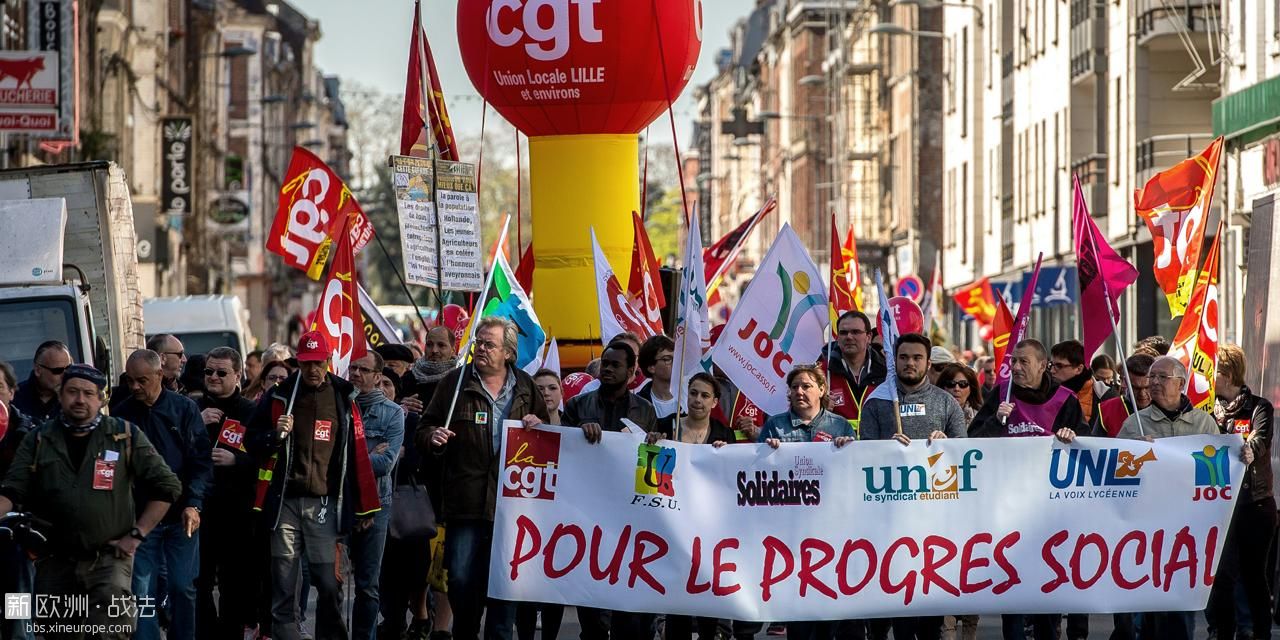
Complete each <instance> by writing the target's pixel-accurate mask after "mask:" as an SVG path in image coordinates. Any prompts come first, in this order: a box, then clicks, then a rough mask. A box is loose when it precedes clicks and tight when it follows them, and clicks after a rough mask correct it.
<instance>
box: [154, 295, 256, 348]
mask: <svg viewBox="0 0 1280 640" xmlns="http://www.w3.org/2000/svg"><path fill="white" fill-rule="evenodd" d="M142 314H143V317H145V318H146V320H147V337H148V338H150V337H151V336H154V335H158V334H161V333H169V334H172V335H174V336H177V338H178V339H179V340H181V341H182V348H183V350H184V351H185V352H186V354H187V357H191V356H193V355H196V354H198V353H208V352H209V351H210V350H211V349H213V348H214V347H231V348H232V349H235V350H236V351H238V352H240V356H241V357H243V356H244V355H246V354H247V353H249V352H250V351H252V350H253V336H252V335H250V333H249V322H248V318H247V317H246V316H247V313H246V311H245V308H244V305H242V304H241V303H240V298H238V297H236V296H220V295H205V296H177V297H173V298H148V299H146V300H143V301H142Z"/></svg>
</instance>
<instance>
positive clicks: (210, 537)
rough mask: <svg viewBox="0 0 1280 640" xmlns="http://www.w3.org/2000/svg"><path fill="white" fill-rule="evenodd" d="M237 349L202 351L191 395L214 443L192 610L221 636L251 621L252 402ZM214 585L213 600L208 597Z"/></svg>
mask: <svg viewBox="0 0 1280 640" xmlns="http://www.w3.org/2000/svg"><path fill="white" fill-rule="evenodd" d="M242 369H243V365H242V364H241V361H240V353H239V352H237V351H236V350H235V349H232V348H231V347H218V348H216V349H214V350H212V351H210V352H209V353H208V354H206V355H205V361H204V372H203V373H204V390H205V392H204V395H202V396H200V397H199V399H197V400H196V406H197V407H199V408H200V417H201V418H202V419H203V421H204V426H205V428H206V429H207V430H208V433H209V440H210V441H211V442H213V451H212V453H211V454H210V458H211V459H212V460H213V486H212V487H211V488H210V489H209V494H208V495H207V496H206V497H205V500H204V511H203V512H202V514H201V516H202V518H203V524H202V527H201V528H202V529H203V531H202V532H201V535H200V577H199V579H198V580H197V581H196V591H197V611H198V616H199V620H200V623H201V625H202V626H206V627H207V628H209V629H211V630H213V631H214V632H215V634H214V635H217V636H220V637H231V636H239V635H242V634H243V632H244V629H245V627H252V626H254V625H255V624H256V620H254V610H255V608H256V602H255V601H254V598H253V595H254V594H255V593H256V589H257V587H256V584H257V581H256V580H255V578H256V576H257V575H258V572H257V571H255V567H254V566H253V564H252V563H251V562H249V559H250V558H251V557H252V555H251V554H249V553H246V550H245V543H246V541H248V540H250V539H251V538H250V536H248V535H246V534H247V532H246V530H245V523H247V522H251V521H252V520H253V483H254V481H255V480H256V478H257V477H258V469H257V466H256V465H254V461H253V457H252V456H250V455H249V453H248V451H247V450H246V449H245V443H244V438H245V431H246V428H247V426H248V424H249V419H250V418H251V417H253V410H254V406H255V405H254V403H253V401H252V400H250V399H248V398H246V397H244V396H243V395H241V394H240V379H241V377H240V374H241V372H242ZM215 585H217V587H218V601H217V603H216V604H215V603H214V598H213V590H214V586H215Z"/></svg>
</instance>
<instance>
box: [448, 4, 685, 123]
mask: <svg viewBox="0 0 1280 640" xmlns="http://www.w3.org/2000/svg"><path fill="white" fill-rule="evenodd" d="M458 42H459V44H460V45H461V49H462V64H463V66H465V67H466V69H467V75H468V76H470V78H471V83H472V84H473V85H475V87H476V89H477V90H479V92H480V95H482V96H484V97H485V98H486V99H487V100H488V101H489V104H490V105H492V106H493V107H494V108H495V109H497V110H498V113H501V114H502V115H503V117H505V118H506V119H507V121H508V122H510V123H511V124H513V125H515V126H516V128H517V129H519V130H520V131H523V132H524V133H525V135H528V136H549V135H566V134H595V133H638V132H639V131H640V130H641V129H643V128H644V127H645V125H647V124H649V123H650V122H652V121H653V119H654V118H656V117H658V116H659V115H660V114H662V112H663V111H665V110H666V108H667V101H668V100H675V99H676V97H677V96H679V95H680V90H681V89H683V88H684V86H685V84H686V83H687V82H688V81H689V78H691V77H692V75H693V68H694V65H695V64H697V61H698V51H699V50H700V49H701V48H702V2H701V0H662V1H661V2H656V3H651V2H646V1H644V0H589V1H585V2H582V1H578V0H573V1H572V2H571V1H570V0H529V1H528V2H521V1H519V0H461V1H460V2H459V3H458Z"/></svg>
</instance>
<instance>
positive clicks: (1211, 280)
mask: <svg viewBox="0 0 1280 640" xmlns="http://www.w3.org/2000/svg"><path fill="white" fill-rule="evenodd" d="M1221 243H1222V223H1219V224H1218V233H1217V235H1216V236H1214V238H1213V246H1212V247H1210V248H1209V254H1208V255H1207V256H1205V258H1204V268H1203V269H1201V270H1200V275H1199V276H1198V277H1197V278H1196V285H1195V291H1194V292H1193V293H1192V294H1191V301H1190V304H1188V305H1187V313H1186V315H1184V316H1182V324H1181V325H1179V326H1178V333H1177V334H1176V335H1175V336H1174V338H1173V347H1172V348H1170V349H1169V355H1171V356H1173V357H1175V358H1177V359H1178V360H1180V361H1182V364H1183V365H1184V366H1186V367H1187V371H1189V372H1190V373H1191V379H1190V380H1188V381H1187V398H1189V399H1190V400H1191V404H1192V405H1193V406H1195V407H1196V408H1198V409H1204V410H1205V411H1210V412H1212V411H1213V401H1214V399H1215V394H1214V387H1215V381H1216V379H1217V378H1216V372H1217V360H1218V259H1219V256H1220V245H1221Z"/></svg>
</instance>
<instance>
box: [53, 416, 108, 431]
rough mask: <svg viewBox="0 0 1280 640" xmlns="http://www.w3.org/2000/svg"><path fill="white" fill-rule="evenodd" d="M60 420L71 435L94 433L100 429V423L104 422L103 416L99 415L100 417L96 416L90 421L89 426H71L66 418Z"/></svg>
mask: <svg viewBox="0 0 1280 640" xmlns="http://www.w3.org/2000/svg"><path fill="white" fill-rule="evenodd" d="M59 420H60V421H61V422H62V426H63V428H65V429H66V430H67V431H68V432H70V433H75V434H81V433H89V432H90V431H93V430H94V429H96V428H98V423H100V422H102V414H101V413H99V414H98V415H96V416H94V417H93V420H90V421H89V424H81V425H75V424H70V423H68V422H67V419H66V418H59Z"/></svg>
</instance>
